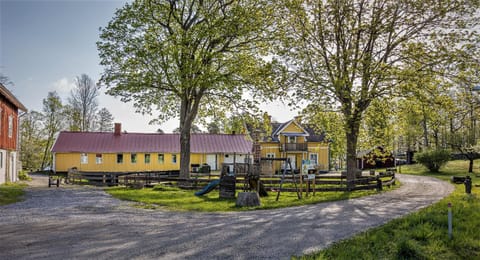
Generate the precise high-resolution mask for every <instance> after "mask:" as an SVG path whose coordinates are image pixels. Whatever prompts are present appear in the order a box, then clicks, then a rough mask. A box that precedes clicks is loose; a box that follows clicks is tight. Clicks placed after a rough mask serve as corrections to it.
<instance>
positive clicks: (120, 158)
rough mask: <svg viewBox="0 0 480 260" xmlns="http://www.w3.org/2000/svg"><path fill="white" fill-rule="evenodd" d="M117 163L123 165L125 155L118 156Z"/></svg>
mask: <svg viewBox="0 0 480 260" xmlns="http://www.w3.org/2000/svg"><path fill="white" fill-rule="evenodd" d="M117 163H123V154H121V153H119V154H117Z"/></svg>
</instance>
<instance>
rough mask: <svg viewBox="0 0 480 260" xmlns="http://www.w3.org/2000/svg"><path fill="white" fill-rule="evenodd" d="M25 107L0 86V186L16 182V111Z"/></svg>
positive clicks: (17, 134)
mask: <svg viewBox="0 0 480 260" xmlns="http://www.w3.org/2000/svg"><path fill="white" fill-rule="evenodd" d="M19 110H22V111H24V112H27V109H26V108H25V106H24V105H23V104H22V103H20V101H18V99H17V98H16V97H15V96H14V95H13V94H12V92H10V91H9V90H8V89H7V88H6V87H5V86H3V85H2V84H0V184H2V183H5V182H14V181H17V180H18V167H17V165H18V158H19V155H18V150H19V147H17V145H18V139H19V131H18V125H19V120H18V111H19Z"/></svg>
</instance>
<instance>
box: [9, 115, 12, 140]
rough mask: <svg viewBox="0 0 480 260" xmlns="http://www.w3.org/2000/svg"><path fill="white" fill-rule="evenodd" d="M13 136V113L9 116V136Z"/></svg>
mask: <svg viewBox="0 0 480 260" xmlns="http://www.w3.org/2000/svg"><path fill="white" fill-rule="evenodd" d="M12 137H13V115H9V116H8V138H12Z"/></svg>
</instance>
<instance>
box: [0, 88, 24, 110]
mask: <svg viewBox="0 0 480 260" xmlns="http://www.w3.org/2000/svg"><path fill="white" fill-rule="evenodd" d="M0 95H2V96H4V97H5V98H6V99H7V100H8V101H10V102H11V103H12V104H13V105H14V106H16V107H17V108H18V109H20V110H22V111H24V112H27V108H26V107H25V106H24V105H23V104H22V103H21V102H20V101H18V99H17V98H16V97H15V96H14V95H13V94H12V92H10V90H8V89H7V88H6V87H5V86H4V85H2V84H1V83H0Z"/></svg>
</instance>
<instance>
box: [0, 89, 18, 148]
mask: <svg viewBox="0 0 480 260" xmlns="http://www.w3.org/2000/svg"><path fill="white" fill-rule="evenodd" d="M9 116H12V124H13V129H12V130H13V131H12V135H11V136H10V137H9V135H8V118H9ZM17 131H18V108H17V107H16V106H14V105H13V104H12V103H11V102H10V101H8V100H7V99H6V98H5V97H3V96H0V149H5V150H15V149H16V148H17Z"/></svg>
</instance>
